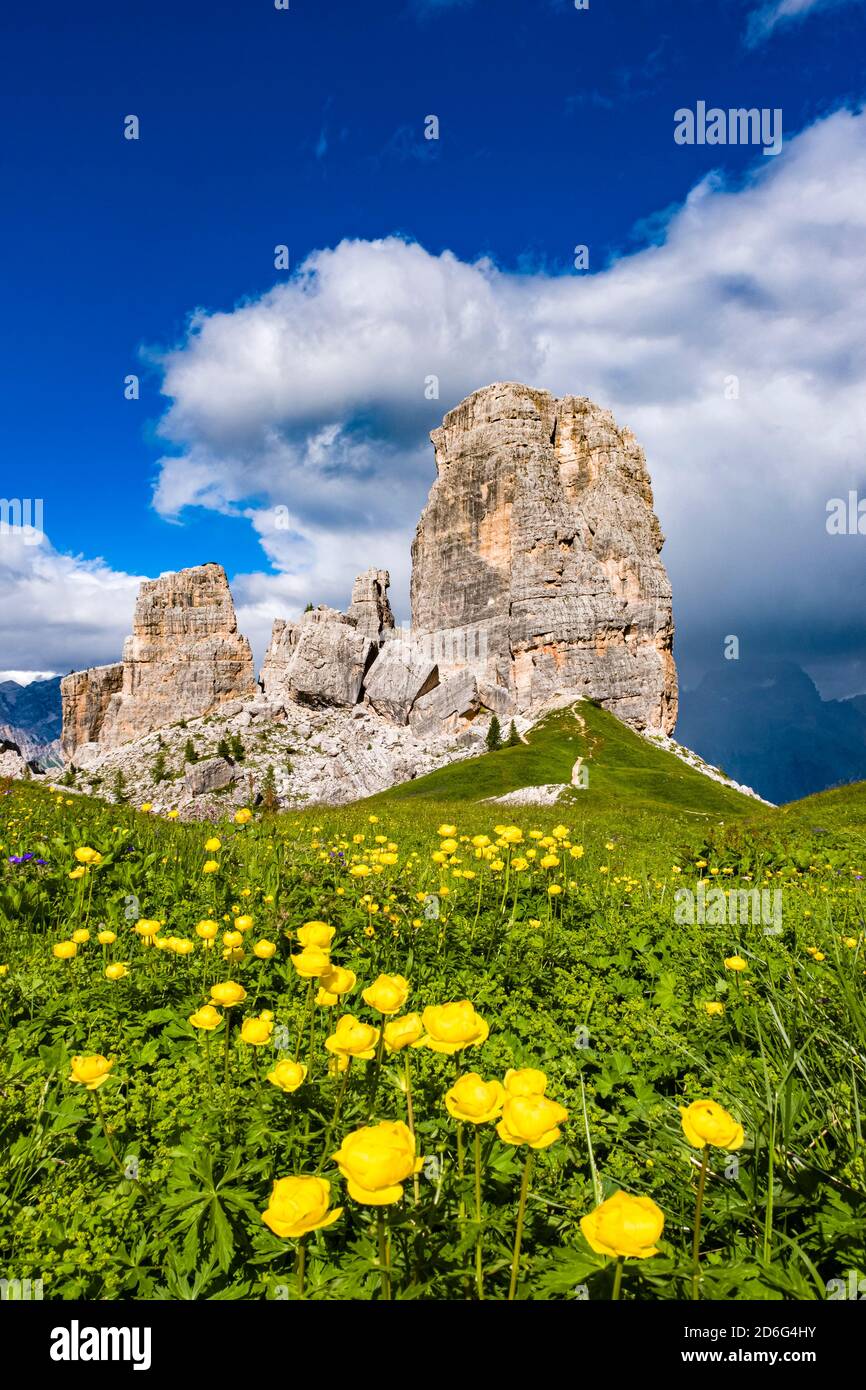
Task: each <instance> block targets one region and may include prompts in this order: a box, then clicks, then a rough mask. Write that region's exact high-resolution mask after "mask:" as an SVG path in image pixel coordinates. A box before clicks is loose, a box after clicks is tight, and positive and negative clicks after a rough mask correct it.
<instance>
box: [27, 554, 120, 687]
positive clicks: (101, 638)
mask: <svg viewBox="0 0 866 1390" xmlns="http://www.w3.org/2000/svg"><path fill="white" fill-rule="evenodd" d="M141 578H142V576H138V575H131V574H123V573H120V572H118V571H116V570H112V569H111V568H110V567H109V566H108V565H106V564H105V563H104V562H103V561H102V560H98V559H97V560H85V559H82V558H81V557H80V556H72V555H62V554H60V553H58V551H56V550H55V549H54V548H53V547H52V545H51V543H50V541H49V540H48V538H47V537H44V536H43V538H42V540H41V541H40V543H39V544H37V545H32V544H29V543H28V542H27V540H26V539H25V538H24V537H23V536H22V534H21V533H20V532H16V531H6V533H5V534H3V535H0V591H2V594H3V603H2V604H0V652H3V653H4V654H8V655H9V656H10V657H12V659H13V661H14V665H15V668H16V669H15V670H10V671H7V672H5V677H4V678H5V679H9V680H19V681H20V680H22V679H23V678H24V677H29V678H30V679H35V678H37V677H40V676H45V675H49V674H52V673H55V674H60V675H65V674H66V672H67V671H70V670H74V669H78V668H79V667H80V666H82V665H84V664H87V665H89V664H98V663H103V662H109V661H117V660H119V658H120V649H121V645H122V643H123V639H124V637H125V636H126V634H127V633H128V632H129V629H130V623H131V620H132V609H133V605H134V603H135V595H136V592H137V590H138V585H139V583H140V582H141Z"/></svg>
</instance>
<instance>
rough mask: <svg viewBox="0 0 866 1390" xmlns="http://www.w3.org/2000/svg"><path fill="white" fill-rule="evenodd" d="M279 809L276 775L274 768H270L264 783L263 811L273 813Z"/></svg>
mask: <svg viewBox="0 0 866 1390" xmlns="http://www.w3.org/2000/svg"><path fill="white" fill-rule="evenodd" d="M279 809H280V803H279V800H278V798H277V778H276V773H275V772H274V769H273V767H269V768H268V769H267V771H266V773H265V780H264V781H263V782H262V810H263V811H265V812H271V813H273V812H274V811H278V810H279Z"/></svg>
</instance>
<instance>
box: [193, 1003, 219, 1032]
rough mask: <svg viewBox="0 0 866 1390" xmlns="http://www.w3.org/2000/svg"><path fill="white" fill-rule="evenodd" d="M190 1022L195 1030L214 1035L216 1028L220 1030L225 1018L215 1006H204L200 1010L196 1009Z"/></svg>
mask: <svg viewBox="0 0 866 1390" xmlns="http://www.w3.org/2000/svg"><path fill="white" fill-rule="evenodd" d="M189 1021H190V1023H191V1024H192V1026H193V1028H201V1029H202V1030H203V1031H204V1032H205V1033H212V1032H213V1030H214V1029H215V1028H219V1026H220V1024H221V1023H222V1021H223V1016H222V1014H221V1013H220V1011H219V1009H215V1008H214V1006H213V1004H202V1006H201V1008H200V1009H196V1011H195V1013H194V1014H190V1016H189Z"/></svg>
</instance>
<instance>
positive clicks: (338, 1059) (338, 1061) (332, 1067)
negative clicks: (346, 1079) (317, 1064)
mask: <svg viewBox="0 0 866 1390" xmlns="http://www.w3.org/2000/svg"><path fill="white" fill-rule="evenodd" d="M350 1061H351V1058H349V1057H344V1056H343V1054H342V1053H341V1052H338V1053H336V1054H335V1055H334V1056H333V1057H330V1058H329V1059H328V1075H329V1076H339V1075H341V1073H342V1072H344V1071H345V1070H346V1069H347V1067H348V1065H349V1062H350Z"/></svg>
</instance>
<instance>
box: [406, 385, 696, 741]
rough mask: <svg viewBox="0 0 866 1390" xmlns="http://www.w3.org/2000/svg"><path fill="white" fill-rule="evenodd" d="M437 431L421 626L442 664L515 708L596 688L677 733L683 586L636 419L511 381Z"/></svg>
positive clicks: (416, 558)
mask: <svg viewBox="0 0 866 1390" xmlns="http://www.w3.org/2000/svg"><path fill="white" fill-rule="evenodd" d="M431 439H432V441H433V444H434V447H435V450H436V466H437V470H438V476H437V478H436V481H435V482H434V484H433V487H432V489H431V492H430V497H429V500H428V502H427V506H426V507H425V509H424V512H423V514H422V516H421V520H420V522H419V523H418V529H417V532H416V535H415V541H414V544H413V546H412V562H413V564H412V627H413V632H414V633H415V634H432V635H435V636H437V637H438V638H439V639H440V647H441V648H442V650H443V651H444V652H445V653H446V656H445V659H444V660H440V663H439V665H440V673H441V674H442V675H443V676H445V675H446V674H447V673H448V672H449V671H455V672H456V671H466V672H472V673H473V674H474V676H475V678H476V679H477V682H478V690H479V695H480V697H481V699H482V700H483V701H484V703H485V704H487V705H488V706H489V707H490V708H494V709H497V710H500V711H503V712H507V711H508V710H509V709H518V710H521V711H524V712H532V711H533V710H537V709H541V708H543V707H544V706H546V705H549V704H551V703H555V702H556V701H557V700H564V699H568V698H571V699H576V698H577V697H579V696H588V697H590V698H595V699H598V700H600V701H601V702H602V703H603V704H604V705H605V706H607V707H608V708H609V709H611V710H612V711H613V713H614V714H617V715H619V716H620V717H621V718H622V719H625V720H628V721H629V722H631V723H633V724H635V725H636V726H637V727H639V728H647V729H659V730H663V731H665V732H667V733H669V732H671V730H672V729H673V727H674V725H675V723H676V711H677V676H676V667H675V665H674V659H673V650H672V648H673V635H674V624H673V617H672V612H671V589H670V584H669V582H668V577H667V573H666V571H665V568H664V565H663V564H662V561H661V559H660V558H659V552H660V550H661V548H662V544H663V540H664V538H663V536H662V534H661V530H660V528H659V523H658V520H657V518H656V516H655V513H654V511H653V497H652V489H651V487H650V480H649V475H648V473H647V470H646V464H645V460H644V454H643V450H642V449H641V448H640V446H639V445H638V443H637V441H636V440H635V438H634V436H633V435H632V433H631V432H630V431H629V430H627V429H620V428H619V427H618V426H617V424H616V422H615V421H614V419H613V416H612V415H611V414H610V412H609V411H606V410H602V409H601V408H600V407H599V406H597V405H594V404H593V402H592V401H590V400H587V399H586V398H585V397H582V396H565V397H563V398H562V399H561V400H557V399H556V397H554V396H552V395H550V393H549V392H547V391H535V390H532V389H531V388H529V387H527V386H522V385H519V384H517V383H514V382H504V383H503V382H497V383H495V384H494V385H491V386H487V387H485V388H484V389H483V390H480V391H476V392H474V393H473V394H472V395H471V396H469V397H468V398H467V399H466V400H465V401H463V402H461V404H460V405H458V406H457V407H456V408H455V409H454V410H451V411H449V413H448V414H447V415H446V416H445V419H444V421H443V423H442V426H441V428H439V429H437V430H434V431H433V433H432V435H431Z"/></svg>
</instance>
